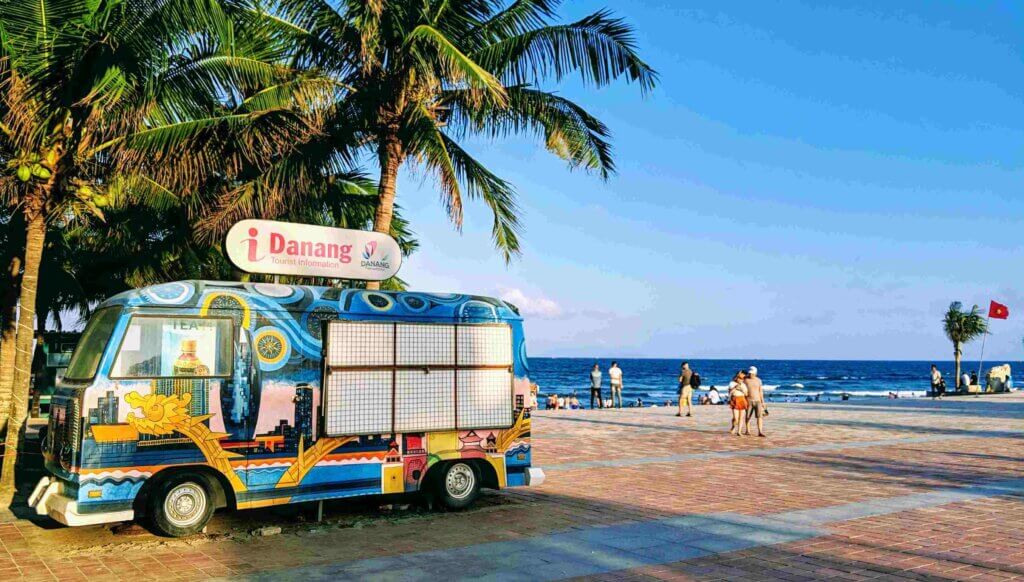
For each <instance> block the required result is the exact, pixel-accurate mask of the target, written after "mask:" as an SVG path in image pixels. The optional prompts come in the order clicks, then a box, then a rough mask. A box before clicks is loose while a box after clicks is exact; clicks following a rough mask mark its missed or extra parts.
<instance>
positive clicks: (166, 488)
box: [149, 473, 213, 538]
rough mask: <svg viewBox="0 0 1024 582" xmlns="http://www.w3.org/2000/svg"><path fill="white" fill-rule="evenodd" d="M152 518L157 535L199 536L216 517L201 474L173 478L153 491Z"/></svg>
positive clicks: (151, 502)
mask: <svg viewBox="0 0 1024 582" xmlns="http://www.w3.org/2000/svg"><path fill="white" fill-rule="evenodd" d="M149 515H150V521H151V525H152V527H153V529H155V530H156V533H159V534H162V535H165V536H170V537H175V538H178V537H183V536H189V535H192V534H195V533H199V532H200V531H202V530H203V528H204V527H206V524H207V522H209V521H210V518H211V517H212V516H213V500H212V496H211V495H210V490H209V489H208V488H207V486H206V483H205V482H204V480H203V479H202V478H200V477H199V476H198V475H191V474H188V473H182V474H178V475H173V476H171V477H169V478H167V479H165V480H163V481H162V482H161V483H159V484H158V485H157V487H156V489H155V490H154V491H153V495H152V496H151V497H150V506H149Z"/></svg>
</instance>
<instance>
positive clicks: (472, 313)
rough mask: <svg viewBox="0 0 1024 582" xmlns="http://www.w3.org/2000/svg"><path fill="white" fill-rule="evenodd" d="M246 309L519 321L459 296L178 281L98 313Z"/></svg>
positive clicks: (129, 294) (134, 293)
mask: <svg viewBox="0 0 1024 582" xmlns="http://www.w3.org/2000/svg"><path fill="white" fill-rule="evenodd" d="M240 304H244V305H245V306H247V307H248V308H249V309H256V310H262V311H302V312H305V311H319V312H335V313H337V314H338V315H363V316H367V315H369V316H373V315H378V316H390V317H398V318H411V319H431V320H440V321H443V320H455V321H466V320H476V321H481V320H483V321H486V320H491V321H507V320H518V319H521V318H520V316H519V310H518V309H517V308H516V307H515V306H514V305H512V304H510V303H507V302H505V301H502V300H500V299H495V298H492V297H481V296H477V295H465V294H461V293H421V292H412V291H404V292H399V291H368V290H366V289H339V288H336V287H316V286H311V285H280V284H276V283H241V282H235V281H197V280H193V281H175V282H172V283H161V284H159V285H151V286H149V287H143V288H141V289H132V290H130V291H125V292H123V293H119V294H117V295H115V296H113V297H111V298H109V299H107V300H106V301H104V302H103V303H102V304H101V305H100V307H101V308H102V307H108V306H112V305H120V306H124V307H179V308H200V309H218V308H220V309H231V308H233V307H236V306H239V305H240Z"/></svg>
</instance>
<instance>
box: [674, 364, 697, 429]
mask: <svg viewBox="0 0 1024 582" xmlns="http://www.w3.org/2000/svg"><path fill="white" fill-rule="evenodd" d="M693 376H694V374H693V370H691V369H690V363H689V362H683V365H682V367H681V368H680V369H679V412H677V413H676V416H682V415H683V406H684V405H685V406H686V416H693V414H692V413H693V385H692V382H693Z"/></svg>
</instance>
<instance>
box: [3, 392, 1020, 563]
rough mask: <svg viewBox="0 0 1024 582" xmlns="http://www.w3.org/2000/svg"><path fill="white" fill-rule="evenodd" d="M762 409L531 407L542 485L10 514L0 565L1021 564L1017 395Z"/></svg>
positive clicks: (776, 406)
mask: <svg viewBox="0 0 1024 582" xmlns="http://www.w3.org/2000/svg"><path fill="white" fill-rule="evenodd" d="M770 408H771V415H770V416H769V417H768V420H767V428H768V432H769V436H768V438H756V437H742V438H738V437H734V436H730V435H728V434H726V428H727V424H728V419H727V417H728V411H727V410H726V409H725V407H698V408H697V409H696V411H695V417H693V418H676V417H675V416H674V412H675V410H674V409H672V410H666V409H644V410H634V409H625V410H622V411H559V412H554V411H552V412H539V413H537V414H536V416H535V420H534V443H535V452H534V461H535V463H536V464H538V465H540V466H542V467H544V468H545V470H546V471H547V474H548V481H547V482H546V483H545V484H544V485H543V486H542V487H539V488H534V489H511V490H506V491H502V492H487V493H486V494H485V495H484V497H483V498H482V499H481V503H479V504H478V506H477V507H476V508H474V509H472V510H470V511H466V512H462V513H433V512H429V511H426V510H423V509H419V508H416V507H411V508H405V507H401V506H395V507H391V508H390V509H387V508H380V507H378V506H379V502H369V501H358V502H355V503H353V502H342V503H334V504H332V505H331V506H329V508H328V511H327V516H326V518H325V520H324V522H321V523H312V521H311V513H310V511H309V509H308V508H285V509H276V510H260V511H250V512H241V513H237V514H219V515H218V516H217V517H216V518H215V520H214V521H213V522H212V523H211V525H210V527H209V528H208V533H207V534H206V535H203V536H197V537H196V538H193V539H188V540H166V539H160V538H155V537H153V536H151V535H149V534H148V533H144V532H139V531H137V530H132V529H129V530H127V531H112V529H111V528H109V527H91V528H78V529H69V528H63V527H58V526H56V525H54V524H52V523H51V522H47V521H42V520H41V521H28V520H22V521H21V522H18V523H16V524H10V525H0V580H7V579H11V578H17V577H19V576H24V577H26V578H27V579H40V580H44V579H45V580H52V579H60V580H70V579H85V578H89V579H96V578H98V577H104V578H106V579H114V578H117V579H132V580H134V579H206V578H218V577H220V578H224V579H256V580H280V579H296V580H327V579H332V580H333V579H344V578H373V579H382V580H410V579H412V580H416V579H423V580H426V579H432V580H433V579H447V578H486V579H499V580H505V579H507V580H555V579H566V578H578V577H588V578H596V579H649V578H657V579H679V580H788V581H795V580H820V579H833V580H867V579H889V580H966V579H970V580H1008V579H1016V578H1021V579H1024V397H1021V396H1018V395H1008V396H991V397H982V398H973V397H969V398H947V399H946V400H943V401H941V402H933V401H929V400H923V399H913V400H897V401H881V402H875V403H855V402H845V403H818V404H790V405H783V404H775V405H772V406H771V407H770ZM266 525H280V526H282V528H283V531H282V532H281V533H280V534H278V535H272V536H258V535H253V534H252V533H251V532H252V531H253V530H255V529H257V528H259V527H262V526H266Z"/></svg>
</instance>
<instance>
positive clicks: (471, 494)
mask: <svg viewBox="0 0 1024 582" xmlns="http://www.w3.org/2000/svg"><path fill="white" fill-rule="evenodd" d="M437 485H438V486H437V490H438V491H437V493H438V497H439V498H440V501H441V505H444V506H445V507H447V508H448V509H465V508H466V507H469V506H470V505H472V504H473V502H474V501H476V498H477V497H479V496H480V474H479V473H478V472H477V470H476V467H474V466H473V465H471V464H469V463H463V462H461V461H460V462H454V463H449V464H448V465H447V466H446V467H445V468H444V470H443V471H442V472H441V475H440V479H439V481H438V484H437Z"/></svg>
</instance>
